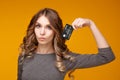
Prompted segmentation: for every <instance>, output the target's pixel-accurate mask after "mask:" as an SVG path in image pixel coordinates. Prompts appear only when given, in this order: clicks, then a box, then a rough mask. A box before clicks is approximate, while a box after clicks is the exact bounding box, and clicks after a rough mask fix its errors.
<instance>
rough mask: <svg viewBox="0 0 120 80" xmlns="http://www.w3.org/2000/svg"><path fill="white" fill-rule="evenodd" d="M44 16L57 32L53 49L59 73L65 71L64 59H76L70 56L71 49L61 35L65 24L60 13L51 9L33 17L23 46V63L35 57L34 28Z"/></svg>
mask: <svg viewBox="0 0 120 80" xmlns="http://www.w3.org/2000/svg"><path fill="white" fill-rule="evenodd" d="M42 15H44V16H45V17H47V18H48V20H49V21H50V24H51V25H52V26H53V27H52V29H53V31H54V32H55V36H54V39H53V47H54V50H55V53H56V59H57V60H56V67H57V68H58V70H59V71H61V72H64V71H65V65H64V64H63V58H65V59H69V60H70V61H73V59H74V57H72V56H71V55H69V54H68V52H69V49H68V48H67V46H66V45H65V39H63V38H62V36H61V34H62V31H63V23H62V20H61V18H60V17H59V15H58V13H57V12H56V11H55V10H53V9H50V8H44V9H42V10H40V11H39V12H38V13H37V14H35V15H34V16H33V18H32V19H31V21H30V24H29V25H28V28H27V33H26V35H25V37H24V39H23V43H22V44H21V46H20V48H21V54H22V55H23V58H22V62H23V61H24V59H25V58H29V57H32V56H33V52H34V51H35V50H36V48H37V46H38V42H37V39H36V37H35V33H34V28H35V23H36V21H37V19H38V18H39V17H40V16H42Z"/></svg>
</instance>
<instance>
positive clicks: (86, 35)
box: [0, 0, 120, 80]
mask: <svg viewBox="0 0 120 80" xmlns="http://www.w3.org/2000/svg"><path fill="white" fill-rule="evenodd" d="M44 7H49V8H53V9H55V10H57V11H58V12H59V14H60V16H61V18H62V20H63V23H64V25H65V24H66V23H69V24H71V23H72V21H73V20H74V19H75V18H77V17H84V18H90V19H92V20H93V21H94V22H95V23H96V25H97V26H98V28H99V29H100V31H101V32H102V33H103V35H104V36H105V37H106V39H107V41H108V42H109V44H110V45H111V47H112V49H113V51H114V53H115V56H116V60H115V61H113V62H111V63H109V64H107V65H103V66H99V67H94V68H86V69H79V70H76V71H75V73H74V75H75V77H76V80H120V51H119V45H120V42H119V41H120V36H119V35H120V26H119V25H120V1H119V0H0V80H16V78H17V76H16V75H17V57H18V53H19V49H18V47H19V44H20V43H21V42H22V39H23V36H24V35H25V31H26V28H27V26H28V24H29V21H30V19H31V17H32V16H33V15H34V14H35V13H36V12H37V11H38V10H39V9H42V8H44ZM67 45H68V47H69V48H70V50H72V51H74V52H80V53H96V52H97V48H96V43H95V41H94V38H93V37H92V34H91V32H90V30H89V28H87V27H86V28H83V29H79V30H76V31H74V32H73V34H72V37H71V39H70V40H69V41H67ZM65 80H69V78H68V77H67V75H66V77H65Z"/></svg>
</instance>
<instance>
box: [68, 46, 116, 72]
mask: <svg viewBox="0 0 120 80" xmlns="http://www.w3.org/2000/svg"><path fill="white" fill-rule="evenodd" d="M70 54H71V55H73V56H74V57H75V61H74V62H68V61H67V62H66V67H67V69H68V70H72V69H80V68H88V67H94V66H99V65H102V64H105V63H109V62H111V61H112V60H114V59H115V56H114V54H113V51H112V49H111V48H110V47H108V48H98V53H97V54H75V53H70Z"/></svg>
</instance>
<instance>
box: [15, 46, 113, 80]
mask: <svg viewBox="0 0 120 80" xmlns="http://www.w3.org/2000/svg"><path fill="white" fill-rule="evenodd" d="M70 55H73V56H75V62H70V61H69V60H64V64H65V66H66V71H65V72H60V71H59V70H58V69H57V68H56V66H55V61H56V56H55V53H52V54H37V53H35V54H34V57H33V58H32V59H26V60H25V61H24V63H23V66H22V70H21V66H19V65H18V79H17V80H64V77H65V75H66V73H67V72H68V71H69V70H72V69H80V68H87V67H94V66H98V65H102V64H105V63H109V62H111V61H112V60H114V59H115V56H114V54H113V52H112V50H111V48H110V47H108V48H99V49H98V53H97V54H80V53H79V54H77V53H72V52H70ZM18 60H19V59H18Z"/></svg>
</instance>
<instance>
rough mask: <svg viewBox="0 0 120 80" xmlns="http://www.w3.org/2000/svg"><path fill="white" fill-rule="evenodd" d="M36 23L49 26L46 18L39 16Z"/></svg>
mask: <svg viewBox="0 0 120 80" xmlns="http://www.w3.org/2000/svg"><path fill="white" fill-rule="evenodd" d="M36 22H37V23H40V24H50V22H49V20H48V18H47V17H46V16H40V17H39V18H38V19H37V21H36Z"/></svg>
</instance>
